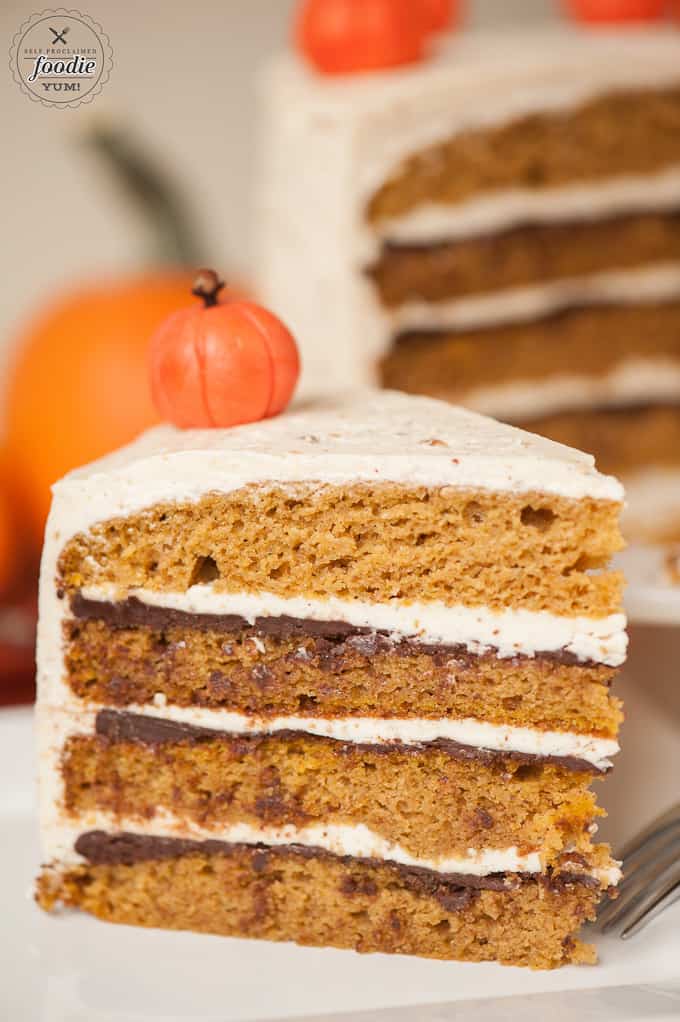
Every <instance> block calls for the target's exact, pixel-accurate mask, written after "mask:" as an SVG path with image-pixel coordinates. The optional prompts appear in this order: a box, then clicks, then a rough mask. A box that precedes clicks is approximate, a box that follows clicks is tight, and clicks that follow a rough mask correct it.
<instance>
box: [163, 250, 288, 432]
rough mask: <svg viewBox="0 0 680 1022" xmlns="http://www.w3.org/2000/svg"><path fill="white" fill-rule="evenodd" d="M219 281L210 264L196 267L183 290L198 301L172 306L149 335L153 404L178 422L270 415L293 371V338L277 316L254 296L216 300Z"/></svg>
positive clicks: (201, 423)
mask: <svg viewBox="0 0 680 1022" xmlns="http://www.w3.org/2000/svg"><path fill="white" fill-rule="evenodd" d="M223 287H224V283H223V281H221V280H220V279H219V277H218V276H217V274H216V273H215V272H214V270H201V271H200V272H199V273H198V275H197V277H196V279H195V281H194V286H193V288H192V292H191V293H192V294H194V295H196V296H197V297H199V298H202V299H203V303H204V304H203V306H202V307H199V306H192V307H189V308H184V309H180V310H178V311H177V312H175V313H174V314H173V315H171V316H169V317H168V318H167V320H165V322H163V323H162V324H161V326H160V327H159V328H158V330H157V331H156V333H155V334H154V336H153V338H152V340H151V347H150V373H151V391H152V394H153V399H154V403H155V405H156V407H157V409H158V411H159V412H160V414H161V415H162V417H163V418H165V419H168V420H169V421H170V422H173V423H174V424H175V425H176V426H179V427H181V428H190V427H198V428H204V429H205V428H209V427H212V426H219V427H228V426H237V425H240V424H241V423H245V422H256V421H257V420H259V419H265V418H268V417H269V416H271V415H277V414H278V413H279V412H281V411H283V409H284V408H285V407H286V405H287V404H288V402H289V401H290V399H291V397H292V395H293V391H294V390H295V385H296V383H297V379H298V376H299V374H300V357H299V354H298V349H297V345H296V343H295V340H294V339H293V337H292V335H291V334H290V333H289V331H288V330H287V328H286V327H285V326H284V325H283V323H282V322H281V320H279V319H277V318H276V316H274V315H273V314H272V313H271V312H268V311H267V309H264V308H262V306H260V305H256V304H255V303H254V302H248V301H244V300H243V299H231V300H227V301H224V302H218V300H217V296H218V294H219V292H220V291H221V290H222V288H223Z"/></svg>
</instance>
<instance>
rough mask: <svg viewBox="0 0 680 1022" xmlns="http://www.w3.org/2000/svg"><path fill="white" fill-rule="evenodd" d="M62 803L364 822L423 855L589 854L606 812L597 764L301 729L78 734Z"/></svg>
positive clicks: (218, 819)
mask: <svg viewBox="0 0 680 1022" xmlns="http://www.w3.org/2000/svg"><path fill="white" fill-rule="evenodd" d="M62 771H63V777H64V807H65V809H66V811H67V812H68V813H69V814H73V815H76V814H82V813H87V812H89V811H91V810H97V809H98V810H104V811H105V812H108V813H113V814H114V815H116V816H118V815H120V816H122V817H123V818H135V819H138V820H140V821H149V820H152V819H153V817H154V815H156V813H157V812H159V811H162V810H166V811H169V812H171V813H173V814H174V815H176V816H179V817H181V818H183V819H187V820H192V821H194V822H195V823H197V824H200V825H201V826H202V827H217V828H219V827H220V826H226V825H230V824H235V823H240V822H243V821H245V822H248V823H252V824H260V825H262V824H264V825H271V826H283V825H286V824H293V825H295V826H297V827H304V826H308V825H311V824H315V823H323V822H331V821H332V822H334V823H348V824H359V823H362V824H364V825H365V826H366V827H368V828H369V829H371V830H372V831H374V832H375V833H377V834H379V835H381V836H382V837H384V838H386V839H387V840H389V841H392V842H395V843H397V844H399V845H401V846H402V847H403V848H405V849H406V850H407V851H408V852H409V853H410V854H411V855H413V856H417V857H420V858H432V857H436V856H447V855H459V854H460V855H462V856H464V857H465V856H467V854H468V849H470V848H477V849H479V848H501V849H505V848H509V847H512V846H516V847H517V849H518V850H519V852H520V854H528V853H530V852H534V851H536V850H541V851H542V852H543V853H544V854H545V857H546V862H554V861H556V860H557V859H558V858H559V856H560V855H561V853H562V852H563V851H564V849H565V847H567V846H569V847H573V849H574V850H575V851H578V852H579V853H582V854H585V855H587V856H589V855H590V854H591V852H593V851H594V849H593V846H592V842H591V835H590V830H589V828H590V825H591V823H592V822H593V820H595V819H596V818H598V817H599V816H601V815H603V810H601V809H599V808H598V807H597V805H596V802H595V796H594V794H593V792H592V791H590V790H589V784H590V783H591V782H592V780H593V773H594V771H593V770H583V771H577V770H569V769H565V768H564V767H562V766H558V765H555V764H553V763H550V762H541V761H536V760H531V759H524V760H523V759H521V758H520V759H516V758H512V757H511V756H508V755H503V754H501V753H498V754H496V753H485V752H483V751H481V750H479V751H475V752H473V753H472V754H471V751H470V750H466V749H465V748H464V747H458V750H454V754H452V753H451V752H449V751H447V749H446V747H443V748H440V747H438V746H436V745H430V746H428V745H425V746H401V747H400V746H371V745H358V744H354V743H351V742H347V743H345V742H340V741H337V740H333V739H329V738H320V737H317V736H313V735H308V734H304V733H290V732H288V733H286V732H282V733H278V734H274V735H248V736H246V735H239V736H233V735H226V734H222V735H220V734H219V733H218V734H217V735H216V736H214V737H213V735H212V734H208V735H207V736H205V735H204V736H202V737H201V738H199V739H194V740H191V739H189V740H186V739H185V740H181V741H168V742H162V743H158V744H156V743H153V744H151V743H145V742H139V741H125V740H121V741H118V740H116V739H115V737H114V738H110V737H108V736H104V735H101V734H100V735H98V736H96V737H95V736H92V737H91V736H87V735H80V736H74V737H72V738H70V739H68V741H67V743H66V746H65V748H64V754H63V760H62Z"/></svg>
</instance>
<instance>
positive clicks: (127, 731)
mask: <svg viewBox="0 0 680 1022" xmlns="http://www.w3.org/2000/svg"><path fill="white" fill-rule="evenodd" d="M95 728H96V732H97V734H98V735H99V736H100V737H102V738H106V739H108V740H109V741H113V742H143V743H144V744H146V745H163V744H166V743H168V742H191V743H203V742H211V741H219V740H222V741H229V742H232V743H238V745H239V748H240V749H242V752H243V755H247V753H248V752H249V751H251V750H253V749H255V747H256V746H257V744H258V743H259V742H261V741H262V740H263V739H265V738H269V737H272V735H273V736H274V737H277V738H282V739H285V738H290V737H295V736H296V735H300V736H304V738H305V740H306V741H310V742H319V743H332V744H333V745H334V746H335V747H336V748H340V749H341V750H348V751H349V750H354V749H358V748H359V749H360V748H362V747H363V748H371V749H373V750H374V751H377V752H382V753H384V754H386V755H387V754H389V753H390V752H392V751H396V750H398V751H399V752H406V753H408V752H412V753H414V754H417V753H418V752H420V751H422V750H423V749H424V748H428V749H439V750H441V751H442V752H444V753H446V754H447V755H450V756H452V757H454V758H455V759H462V760H472V761H476V762H478V763H486V764H494V763H502V762H503V761H504V760H513V761H514V762H518V763H523V764H541V763H545V764H552V765H554V766H559V767H563V768H564V769H565V770H573V771H576V772H584V773H597V774H604V773H607V772H608V770H609V768H601V767H597V766H595V765H594V764H593V763H590V762H589V761H588V760H585V759H579V758H577V757H576V756H544V755H533V754H530V753H524V752H511V751H503V752H499V751H496V750H492V749H483V748H477V747H475V746H471V745H462V744H461V743H460V742H455V741H453V740H451V739H449V738H438V739H435V740H434V741H432V742H418V743H408V744H407V743H404V742H398V741H389V742H382V743H368V742H347V741H343V740H341V739H337V738H328V737H326V736H322V735H314V734H310V733H308V732H304V731H292V730H281V731H275V732H272V733H268V732H267V731H266V730H263V731H262V732H258V733H255V734H252V733H251V734H236V733H234V732H230V731H221V730H218V729H217V728H207V727H198V726H196V725H195V724H185V723H181V722H179V721H174V720H163V719H162V718H160V717H152V716H147V715H146V714H141V713H128V712H126V711H121V710H100V711H99V713H98V714H97V717H96V724H95Z"/></svg>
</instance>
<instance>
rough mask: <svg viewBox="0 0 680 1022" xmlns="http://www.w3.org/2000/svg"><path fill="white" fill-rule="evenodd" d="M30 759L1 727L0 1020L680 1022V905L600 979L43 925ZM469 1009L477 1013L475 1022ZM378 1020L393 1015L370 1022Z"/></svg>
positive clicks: (68, 923) (16, 729)
mask: <svg viewBox="0 0 680 1022" xmlns="http://www.w3.org/2000/svg"><path fill="white" fill-rule="evenodd" d="M31 746H32V730H31V714H30V711H28V710H8V711H5V712H4V713H0V777H2V779H3V783H2V789H1V794H0V828H1V830H0V836H1V841H0V906H2V914H1V915H0V963H1V965H0V969H1V972H2V978H1V982H0V1018H2V1019H3V1020H4V1019H8V1020H11V1022H24V1020H27V1022H28V1020H30V1022H36V1020H41V1022H57V1020H58V1022H105V1020H106V1022H114V1020H116V1022H123V1020H124V1022H150V1020H154V1022H158V1020H160V1019H162V1020H177V1022H178V1020H183V1022H187V1020H191V1019H195V1020H198V1019H200V1020H207V1019H210V1020H215V1022H216V1020H218V1019H219V1020H229V1019H242V1020H255V1019H263V1020H264V1019H281V1018H288V1019H291V1018H298V1017H301V1016H305V1017H307V1018H309V1017H310V1016H312V1017H316V1016H319V1015H333V1017H335V1018H344V1017H345V1016H346V1013H351V1012H360V1013H361V1015H358V1016H352V1018H353V1019H354V1020H356V1022H359V1019H360V1018H364V1017H370V1018H371V1019H373V1018H383V1017H384V1018H385V1019H390V1020H395V1022H396V1020H397V1019H398V1020H400V1022H401V1020H402V1019H403V1020H406V1019H409V1020H411V1019H413V1020H418V1022H424V1020H425V1019H430V1018H432V1019H435V1018H436V1019H438V1020H442V1019H445V1018H453V1017H459V1015H458V1011H457V1009H456V1007H455V1004H456V1002H458V1003H459V1002H461V1001H462V1000H466V999H467V1000H466V1011H465V1017H466V1018H467V1017H474V1018H475V1019H488V1020H491V1019H501V1018H503V1019H506V1018H509V1017H515V1010H514V1008H513V1012H512V1016H511V1015H509V1014H507V1012H508V1006H507V1001H506V1000H504V998H506V997H507V996H509V995H525V996H523V997H521V1000H518V1001H517V1002H514V1001H512V1002H511V1003H512V1004H513V1005H516V1008H517V1011H521V1016H522V1017H523V1018H524V1019H526V1020H530V1019H534V1018H535V1019H539V1018H540V1019H544V1018H546V1017H548V1016H549V1014H550V1013H553V1014H554V1013H555V1010H556V1008H557V1007H558V1006H559V1009H560V1010H561V1011H567V1014H566V1015H565V1016H564V1017H565V1018H567V1017H570V1018H571V1017H574V1014H577V1015H579V1016H580V1017H583V1015H584V1014H586V1013H587V1017H588V1018H589V1019H602V1020H605V1019H606V1020H609V1019H614V1018H616V1019H631V1020H632V1019H645V1018H654V1019H662V1018H668V1019H671V1018H677V1017H678V1014H679V1013H680V1001H678V1000H675V999H674V995H673V994H671V993H666V992H661V991H660V990H659V989H658V988H659V987H660V986H662V987H663V988H664V990H666V988H667V987H668V986H669V985H672V982H673V980H677V979H678V978H679V977H678V963H679V962H680V905H678V906H676V908H677V911H675V910H671V911H670V912H669V913H668V914H667V915H666V916H663V917H661V918H660V919H659V920H658V921H657V922H656V923H654V924H652V925H651V926H650V927H649V928H648V930H647V931H646V932H644V933H643V934H642V935H641V936H640V937H639V938H637V939H635V940H632V941H628V942H626V943H622V942H621V941H618V940H613V939H612V940H602V941H600V942H599V945H600V955H601V964H600V965H598V966H596V967H592V968H591V967H581V968H577V967H569V968H565V969H561V970H558V971H556V972H547V973H532V972H529V971H526V970H522V969H515V968H503V967H501V966H498V965H490V964H489V965H487V964H484V965H469V964H462V963H450V962H431V961H424V960H420V959H415V958H405V957H401V956H388V955H358V954H355V953H354V952H349V951H334V950H317V949H313V948H298V947H295V946H294V945H289V944H267V943H261V942H256V941H245V940H232V939H227V938H219V937H206V936H199V935H195V934H184V933H169V932H162V931H150V930H141V929H131V928H129V927H122V926H113V925H108V924H105V923H100V922H98V921H96V920H94V919H91V918H89V917H87V916H81V915H78V914H75V913H68V914H63V915H60V916H47V915H45V914H44V913H43V912H41V911H40V910H39V909H38V908H37V907H36V906H35V905H34V903H33V902H32V899H31V888H32V881H33V877H34V875H35V872H36V868H37V865H38V852H37V842H36V834H35V824H34V820H33V810H32V774H33V765H32V749H31ZM633 984H646V985H654V987H655V988H656V989H655V990H654V991H652V990H648V989H644V990H643V989H641V988H639V987H632V986H630V985H633ZM623 985H628V986H626V989H625V990H622V989H618V988H619V987H623ZM598 988H599V989H598ZM614 988H617V989H614ZM558 991H590V992H589V993H581V994H574V995H573V1007H572V1008H569V1009H567V1005H569V1004H571V1002H572V997H568V998H567V997H565V995H564V993H561V994H560V996H559V998H555V997H553V996H551V997H548V998H544V997H537V996H535V995H539V994H543V993H546V992H550V993H554V992H558ZM526 995H532V996H528V997H527V996H526ZM675 996H677V997H680V991H678V993H677V994H676V995H675ZM499 998H500V1000H498V999H499ZM469 999H475V1006H474V1015H473V1016H469V1015H468V1014H467V1011H468V1009H469V1010H470V1011H472V1010H473V1005H472V1004H471V1003H470V1000H469ZM478 999H484V1001H483V1002H482V1003H480V1004H477V1003H476V1002H477V1000H478ZM446 1005H448V1006H449V1007H448V1008H447V1007H446ZM426 1006H437V1007H430V1008H426ZM397 1008H400V1009H402V1010H399V1011H397ZM409 1008H410V1009H411V1010H408V1009H409ZM379 1009H389V1010H387V1012H386V1014H385V1015H384V1016H383V1015H382V1013H381V1014H379V1015H377V1016H376V1015H374V1014H373V1012H375V1011H377V1010H379ZM673 1009H675V1013H674V1012H673ZM364 1012H370V1015H369V1016H364V1014H363V1013H364ZM631 1012H633V1013H631ZM556 1017H558V1016H556ZM559 1017H562V1016H561V1015H560V1016H559Z"/></svg>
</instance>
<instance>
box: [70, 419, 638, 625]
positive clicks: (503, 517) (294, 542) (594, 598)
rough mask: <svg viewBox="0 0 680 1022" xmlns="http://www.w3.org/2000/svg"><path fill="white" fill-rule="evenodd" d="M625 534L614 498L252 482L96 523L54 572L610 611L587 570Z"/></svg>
mask: <svg viewBox="0 0 680 1022" xmlns="http://www.w3.org/2000/svg"><path fill="white" fill-rule="evenodd" d="M432 440H433V442H434V443H436V441H437V438H436V437H433V438H432ZM442 443H444V442H443V441H442ZM452 454H453V452H452ZM452 460H455V456H454V458H452ZM539 539H540V542H539V541H538V540H539ZM622 544H623V541H622V539H621V535H620V532H619V528H618V505H617V504H616V503H615V502H614V501H596V500H592V499H584V500H569V499H567V498H564V497H558V496H554V495H552V494H546V493H542V492H540V491H538V490H535V491H533V492H528V493H527V492H525V493H521V494H517V495H515V494H498V493H490V492H488V491H486V490H483V489H467V488H465V489H459V488H457V487H451V486H448V487H418V488H411V487H404V486H396V485H393V484H389V483H382V484H379V485H376V486H369V485H365V484H358V485H350V486H344V487H339V486H328V485H326V486H321V485H315V486H313V487H312V486H309V485H307V486H295V487H286V488H285V489H283V488H280V487H276V486H271V487H264V486H251V487H245V488H243V489H238V490H236V491H235V492H234V493H230V494H219V493H214V494H208V495H207V496H204V497H202V498H201V499H200V500H199V501H198V502H196V503H191V504H189V503H179V502H177V503H172V504H171V503H161V504H156V505H154V506H152V507H149V508H147V509H146V510H144V511H141V512H139V513H138V514H133V515H129V516H126V517H125V518H112V519H110V520H109V521H105V522H102V523H98V524H96V525H94V526H93V527H92V528H91V529H90V530H89V531H88V532H87V533H81V534H79V535H77V536H75V537H74V538H73V539H71V540H70V541H69V542H68V543H67V544H66V546H65V548H64V550H63V552H62V553H61V556H60V558H59V573H60V577H61V585H62V587H63V588H64V589H65V590H67V591H71V590H73V589H76V588H80V587H83V588H88V587H93V586H102V585H112V586H115V587H120V588H127V589H129V588H133V587H135V588H136V587H140V588H145V589H147V590H150V591H152V592H154V591H158V592H163V591H170V592H174V591H176V592H183V591H184V590H186V589H187V588H189V587H190V586H192V585H195V584H197V583H201V582H204V581H205V582H209V583H210V585H211V586H212V589H213V590H214V591H215V592H230V593H238V592H254V593H257V592H263V591H264V592H266V593H271V594H274V595H276V596H281V597H298V596H302V597H305V598H325V597H329V596H337V597H339V598H347V597H348V596H350V595H351V597H352V598H353V599H355V600H364V601H367V602H371V603H381V602H387V601H394V600H399V601H413V600H419V601H444V602H446V603H447V604H455V603H460V604H464V605H467V606H475V605H478V606H480V605H482V606H486V607H489V608H491V609H494V610H499V609H503V608H508V607H510V608H524V609H527V610H531V611H542V610H546V611H551V612H553V613H556V614H562V615H567V616H577V615H592V616H593V617H604V616H605V615H607V614H611V613H612V612H614V611H615V610H616V609H618V607H619V606H620V602H621V586H622V580H621V577H620V576H619V575H617V574H616V573H609V572H606V571H603V572H601V573H595V574H594V573H592V571H591V569H593V568H601V567H602V566H603V565H604V564H605V563H606V562H607V561H608V559H609V557H610V556H611V554H612V553H613V552H615V551H616V550H618V549H620V548H621V546H622ZM490 547H492V548H493V551H494V557H493V561H490V560H489V549H490Z"/></svg>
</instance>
